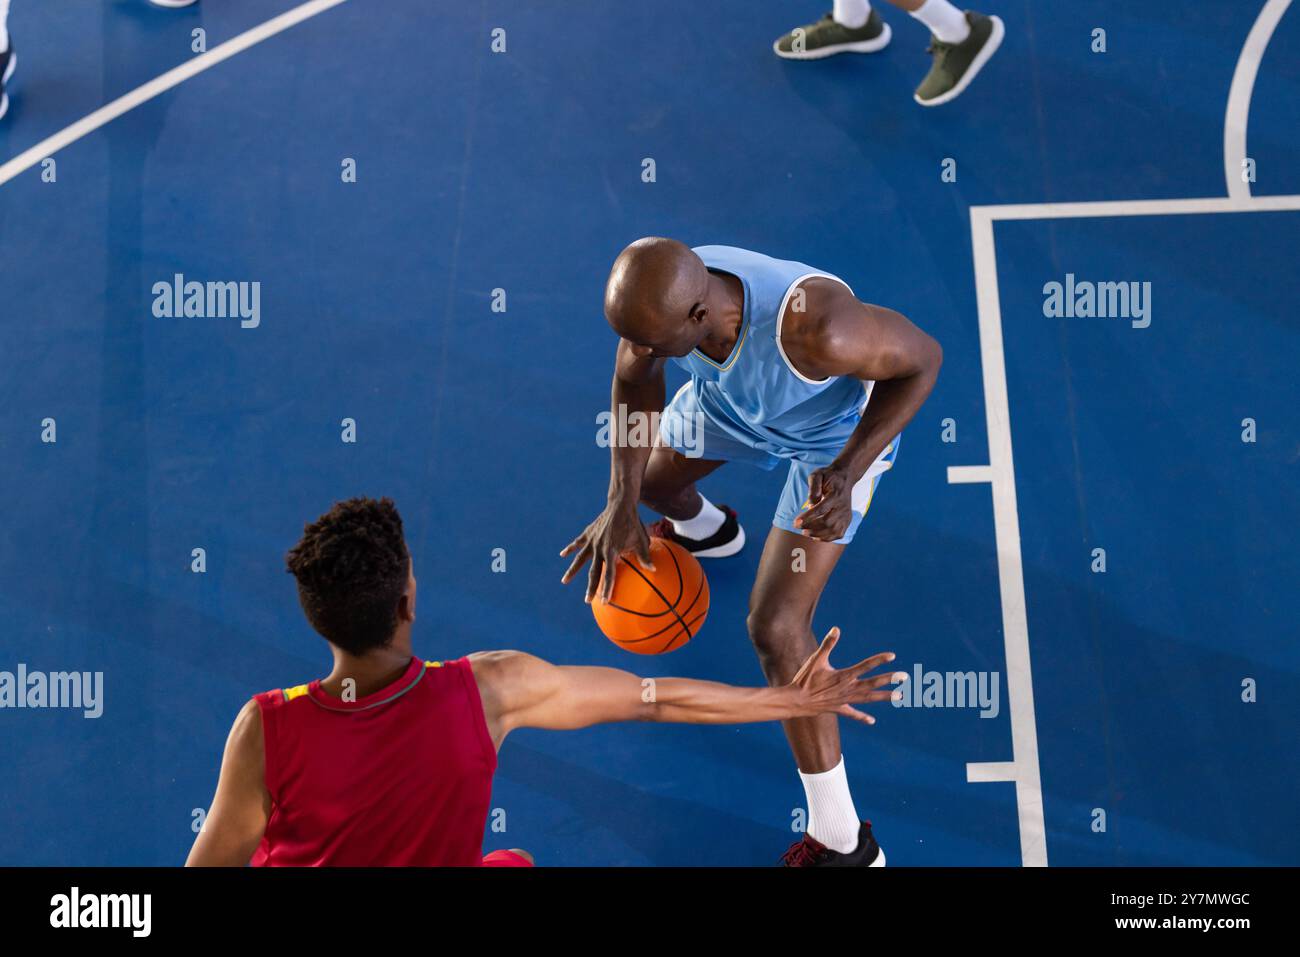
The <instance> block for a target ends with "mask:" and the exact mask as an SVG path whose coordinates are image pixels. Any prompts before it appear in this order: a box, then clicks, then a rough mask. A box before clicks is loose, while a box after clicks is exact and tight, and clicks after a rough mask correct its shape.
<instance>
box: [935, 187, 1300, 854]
mask: <svg viewBox="0 0 1300 957" xmlns="http://www.w3.org/2000/svg"><path fill="white" fill-rule="evenodd" d="M1284 211H1300V195H1297V196H1258V197H1253V198H1246V199H1234V198H1226V199H1218V198H1213V199H1160V200H1134V201H1123V200H1121V201H1118V202H1090V203H1035V204H1026V205H1007V206H972V207H971V211H970V219H971V245H972V249H973V251H974V263H975V299H976V306H977V309H978V311H979V339H980V361H981V365H982V367H983V377H984V414H985V418H986V420H987V423H988V440H989V464H988V465H987V466H957V467H953V468H950V469H949V470H948V481H949V482H954V481H957V482H962V481H968V482H975V481H985V480H986V479H984V478H983V475H985V474H987V475H988V479H987V480H988V481H990V483H991V486H992V491H993V527H994V537H995V542H996V548H997V558H998V585H999V591H1000V594H1001V598H1002V634H1003V642H1004V644H1005V648H1006V659H1007V698H1008V701H1009V711H1010V719H1011V754H1012V759H1011V760H1010V761H998V762H971V763H969V764H967V765H966V780H967V781H968V782H970V783H976V782H988V781H1010V782H1014V783H1015V785H1016V808H1017V814H1018V816H1019V823H1020V858H1021V862H1022V863H1023V864H1024V865H1025V866H1026V867H1045V866H1047V835H1046V830H1045V826H1044V822H1043V784H1042V776H1041V774H1040V773H1039V766H1038V724H1037V720H1036V718H1035V716H1034V683H1033V672H1032V670H1031V667H1030V656H1029V622H1028V619H1027V616H1026V613H1025V579H1024V562H1023V559H1022V556H1021V549H1020V516H1019V513H1018V511H1017V507H1016V472H1015V460H1014V458H1013V456H1012V449H1011V408H1010V402H1009V400H1008V398H1007V368H1006V354H1005V352H1004V349H1003V344H1002V305H1001V300H1000V296H999V292H998V263H997V249H996V245H995V241H994V229H993V225H994V223H995V222H998V221H1000V220H1001V221H1005V220H1020V221H1032V220H1044V219H1080V218H1094V217H1098V218H1099V217H1111V216H1115V217H1122V216H1180V215H1198V214H1208V213H1228V214H1231V213H1269V212H1284ZM982 470H987V473H985V472H984V471H982ZM954 472H956V473H957V476H958V477H957V478H956V479H954V477H953V473H954Z"/></svg>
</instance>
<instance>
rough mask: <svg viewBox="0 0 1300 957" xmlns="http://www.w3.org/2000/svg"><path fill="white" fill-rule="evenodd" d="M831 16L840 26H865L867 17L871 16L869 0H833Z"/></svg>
mask: <svg viewBox="0 0 1300 957" xmlns="http://www.w3.org/2000/svg"><path fill="white" fill-rule="evenodd" d="M831 16H833V17H834V18H835V22H836V23H838V24H839V25H840V26H842V27H851V28H852V29H854V30H856V29H857V28H858V27H860V26H865V25H866V22H867V17H869V16H871V0H835V9H834V11H833V12H832V13H831Z"/></svg>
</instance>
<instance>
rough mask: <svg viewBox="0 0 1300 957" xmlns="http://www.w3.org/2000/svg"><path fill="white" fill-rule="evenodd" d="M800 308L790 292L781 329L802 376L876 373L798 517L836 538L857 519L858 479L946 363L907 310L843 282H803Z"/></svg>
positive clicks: (808, 527)
mask: <svg viewBox="0 0 1300 957" xmlns="http://www.w3.org/2000/svg"><path fill="white" fill-rule="evenodd" d="M802 288H803V290H804V292H805V296H804V299H803V302H802V305H803V307H804V308H803V309H802V311H796V310H795V308H794V306H795V304H796V303H798V299H797V297H791V303H790V305H789V306H787V310H786V315H785V317H784V321H783V325H782V330H781V344H782V346H783V348H784V349H785V353H786V355H787V356H788V357H789V359H790V361H791V362H792V363H793V364H794V366H795V368H797V369H798V370H799V372H800V373H802V374H803V375H804V376H806V377H808V378H810V379H825V378H831V377H834V376H852V377H854V378H857V379H862V380H864V381H867V380H874V381H875V383H876V384H875V387H874V388H873V390H872V394H871V402H870V403H869V404H868V405H867V409H866V412H865V413H864V414H863V416H862V420H861V421H860V422H859V423H858V425H857V428H855V429H854V430H853V434H852V435H851V436H850V437H849V440H848V442H846V443H845V445H844V448H843V449H842V450H841V451H840V454H839V455H838V456H837V457H836V459H835V461H834V462H832V463H831V464H830V465H828V466H827V467H826V468H823V469H818V470H817V471H816V472H814V473H813V474H812V476H811V478H810V480H809V485H810V489H809V508H808V509H807V511H805V512H804V513H803V514H802V515H800V516H799V518H798V519H797V520H796V522H795V524H796V525H798V526H799V528H800V529H802V531H803V532H804V534H806V535H810V536H811V537H813V538H817V539H821V540H823V541H828V542H833V541H835V540H836V539H838V538H839V537H840V536H842V535H843V534H844V531H845V529H847V528H848V527H849V522H850V520H851V519H852V511H851V509H852V506H851V504H850V498H851V493H852V489H853V486H854V485H855V484H857V482H858V480H859V479H861V478H862V476H863V475H864V474H866V471H867V469H868V468H869V467H870V466H871V463H872V462H874V461H875V460H876V457H877V456H879V455H880V453H881V452H883V451H884V449H885V446H887V445H888V444H889V442H890V440H891V439H893V437H894V436H896V435H898V433H899V432H901V431H902V430H903V428H904V427H905V426H906V425H907V423H909V422H910V421H912V418H913V416H915V415H916V413H917V411H918V410H919V409H920V408H921V406H922V405H923V404H924V403H925V400H926V398H928V397H929V395H930V391H931V390H932V389H933V388H934V383H935V381H936V380H937V379H938V377H939V367H940V366H941V365H942V364H943V349H942V348H940V346H939V343H938V342H936V341H935V340H934V339H933V338H931V337H930V336H928V335H926V334H925V333H924V332H922V331H921V330H920V329H918V328H917V327H916V326H915V325H913V324H912V323H911V322H910V321H908V319H907V318H906V317H905V316H902V315H900V314H899V313H897V312H895V311H894V310H892V309H886V308H884V307H882V306H873V305H869V304H867V303H864V302H860V301H859V300H858V299H857V298H856V297H855V296H854V295H853V294H852V293H851V292H849V290H848V289H847V288H846V287H845V286H844V285H843V284H842V283H839V282H835V281H833V280H830V279H809V280H805V282H804V283H803V284H802Z"/></svg>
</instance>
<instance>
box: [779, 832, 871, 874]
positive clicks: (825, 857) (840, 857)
mask: <svg viewBox="0 0 1300 957" xmlns="http://www.w3.org/2000/svg"><path fill="white" fill-rule="evenodd" d="M781 863H782V864H783V865H785V866H786V867H884V866H885V852H884V851H882V850H881V849H880V845H879V844H877V843H876V838H875V836H874V835H873V834H872V833H871V822H870V821H863V822H862V826H861V827H859V828H858V846H857V847H855V848H854V849H853V850H851V851H849V852H848V853H847V854H841V853H840V852H839V851H832V850H831V849H830V848H829V847H827V846H826V845H825V844H823V843H822V842H821V841H819V840H817V839H816V838H814V837H812V836H810V835H808V834H805V835H804V836H803V840H802V841H795V842H794V843H793V844H791V845H790V850H788V851H786V852H785V853H784V854H783V855H781Z"/></svg>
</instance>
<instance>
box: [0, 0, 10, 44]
mask: <svg viewBox="0 0 1300 957" xmlns="http://www.w3.org/2000/svg"><path fill="white" fill-rule="evenodd" d="M8 49H9V0H0V53H4V52H5V50H8Z"/></svg>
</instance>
